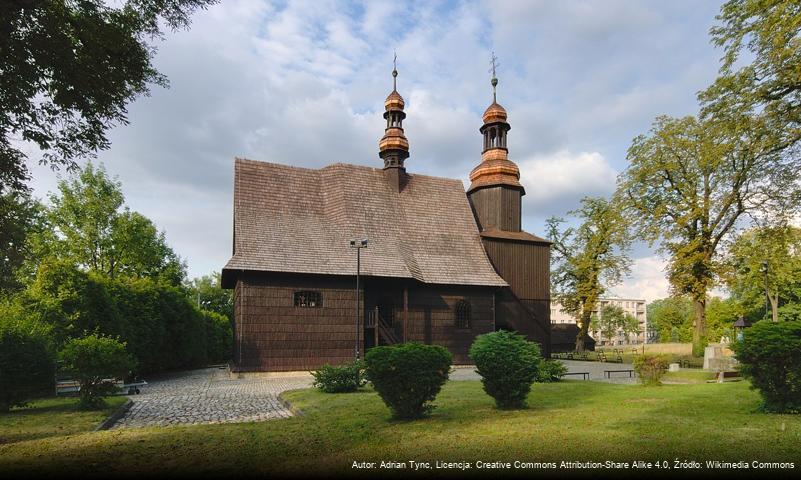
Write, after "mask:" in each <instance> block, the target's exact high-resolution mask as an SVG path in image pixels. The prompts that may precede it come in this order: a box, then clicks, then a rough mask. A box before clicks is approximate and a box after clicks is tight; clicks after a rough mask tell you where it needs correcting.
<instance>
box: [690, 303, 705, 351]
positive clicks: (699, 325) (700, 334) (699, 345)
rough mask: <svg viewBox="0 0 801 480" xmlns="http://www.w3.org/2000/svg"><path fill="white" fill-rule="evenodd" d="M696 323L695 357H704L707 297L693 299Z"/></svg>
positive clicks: (694, 323)
mask: <svg viewBox="0 0 801 480" xmlns="http://www.w3.org/2000/svg"><path fill="white" fill-rule="evenodd" d="M693 306H694V307H695V321H694V322H693V326H694V328H693V355H695V356H703V354H704V351H703V347H704V346H705V344H706V342H705V339H706V295H704V296H702V297H700V298H694V299H693Z"/></svg>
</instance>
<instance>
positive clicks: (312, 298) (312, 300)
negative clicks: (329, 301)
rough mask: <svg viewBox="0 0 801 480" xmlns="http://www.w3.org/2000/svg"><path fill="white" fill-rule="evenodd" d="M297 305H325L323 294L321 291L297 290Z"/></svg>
mask: <svg viewBox="0 0 801 480" xmlns="http://www.w3.org/2000/svg"><path fill="white" fill-rule="evenodd" d="M295 306H296V307H303V308H320V307H322V306H323V296H322V294H321V293H320V292H314V291H310V290H302V291H299V292H295Z"/></svg>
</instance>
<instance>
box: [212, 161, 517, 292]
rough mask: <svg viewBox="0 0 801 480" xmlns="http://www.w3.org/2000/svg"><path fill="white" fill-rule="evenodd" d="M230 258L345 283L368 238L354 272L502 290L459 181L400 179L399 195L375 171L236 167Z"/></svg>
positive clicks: (250, 266)
mask: <svg viewBox="0 0 801 480" xmlns="http://www.w3.org/2000/svg"><path fill="white" fill-rule="evenodd" d="M234 170H235V172H234V254H233V257H231V260H229V261H228V263H227V264H226V266H225V268H224V269H223V283H224V284H226V285H227V286H231V283H232V282H233V275H232V274H234V272H235V271H238V270H250V271H264V272H288V273H309V274H324V275H354V273H355V263H356V262H355V258H354V257H355V252H354V250H353V249H352V248H350V246H349V242H350V240H352V239H360V238H369V245H368V247H367V248H366V249H364V250H362V265H361V272H362V274H363V275H370V276H378V277H396V278H412V279H416V280H419V281H421V282H424V283H435V284H457V285H483V286H498V287H500V286H506V285H507V283H506V282H505V281H504V280H503V279H502V278H501V277H500V276H498V274H497V273H496V272H495V270H494V268H493V267H492V264H490V262H489V259H488V258H487V255H486V253H485V252H484V248H483V246H482V244H481V239H480V236H479V232H478V227H477V226H476V222H475V219H474V217H473V213H472V211H471V209H470V205H469V203H468V201H467V197H466V196H465V192H464V187H463V185H462V182H461V181H459V180H454V179H449V178H439V177H431V176H427V175H417V174H414V175H409V179H408V183H407V184H406V186H405V187H404V188H403V190H402V191H401V192H400V193H398V192H397V191H396V190H394V189H393V188H392V187H391V186H390V184H389V183H388V182H387V181H386V180H385V177H384V171H383V170H380V169H375V168H370V167H362V166H357V165H349V164H342V163H337V164H333V165H329V166H327V167H324V168H321V169H310V168H299V167H292V166H288V165H280V164H275V163H267V162H257V161H254V160H246V159H239V158H238V159H236V161H235V167H234Z"/></svg>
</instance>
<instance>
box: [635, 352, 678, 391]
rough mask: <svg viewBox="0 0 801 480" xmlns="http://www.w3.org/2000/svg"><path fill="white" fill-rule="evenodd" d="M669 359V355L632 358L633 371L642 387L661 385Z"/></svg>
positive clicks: (648, 354)
mask: <svg viewBox="0 0 801 480" xmlns="http://www.w3.org/2000/svg"><path fill="white" fill-rule="evenodd" d="M670 359H671V356H670V355H665V354H659V355H655V354H651V353H646V354H644V355H637V356H636V357H634V362H633V363H634V371H635V372H637V375H638V376H639V377H640V383H642V384H643V385H661V384H662V382H661V379H662V376H663V375H664V374H665V372H667V369H668V366H669V365H670Z"/></svg>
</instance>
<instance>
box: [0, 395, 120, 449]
mask: <svg viewBox="0 0 801 480" xmlns="http://www.w3.org/2000/svg"><path fill="white" fill-rule="evenodd" d="M125 400H126V398H125V397H109V398H108V399H106V403H107V404H108V408H105V409H103V410H95V411H86V410H81V409H80V408H78V399H77V398H45V399H41V400H34V401H32V402H30V403H29V405H28V406H27V407H24V408H13V409H11V412H9V413H6V414H0V449H2V448H3V446H4V444H8V443H20V442H25V441H26V440H35V439H41V438H47V437H66V436H70V435H75V434H78V433H84V432H88V431H91V430H94V429H95V427H97V426H98V425H99V424H100V422H102V421H103V420H105V419H106V417H108V416H109V415H110V414H111V413H112V412H113V411H114V410H115V409H117V407H119V406H120V405H122V404H123V403H125Z"/></svg>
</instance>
